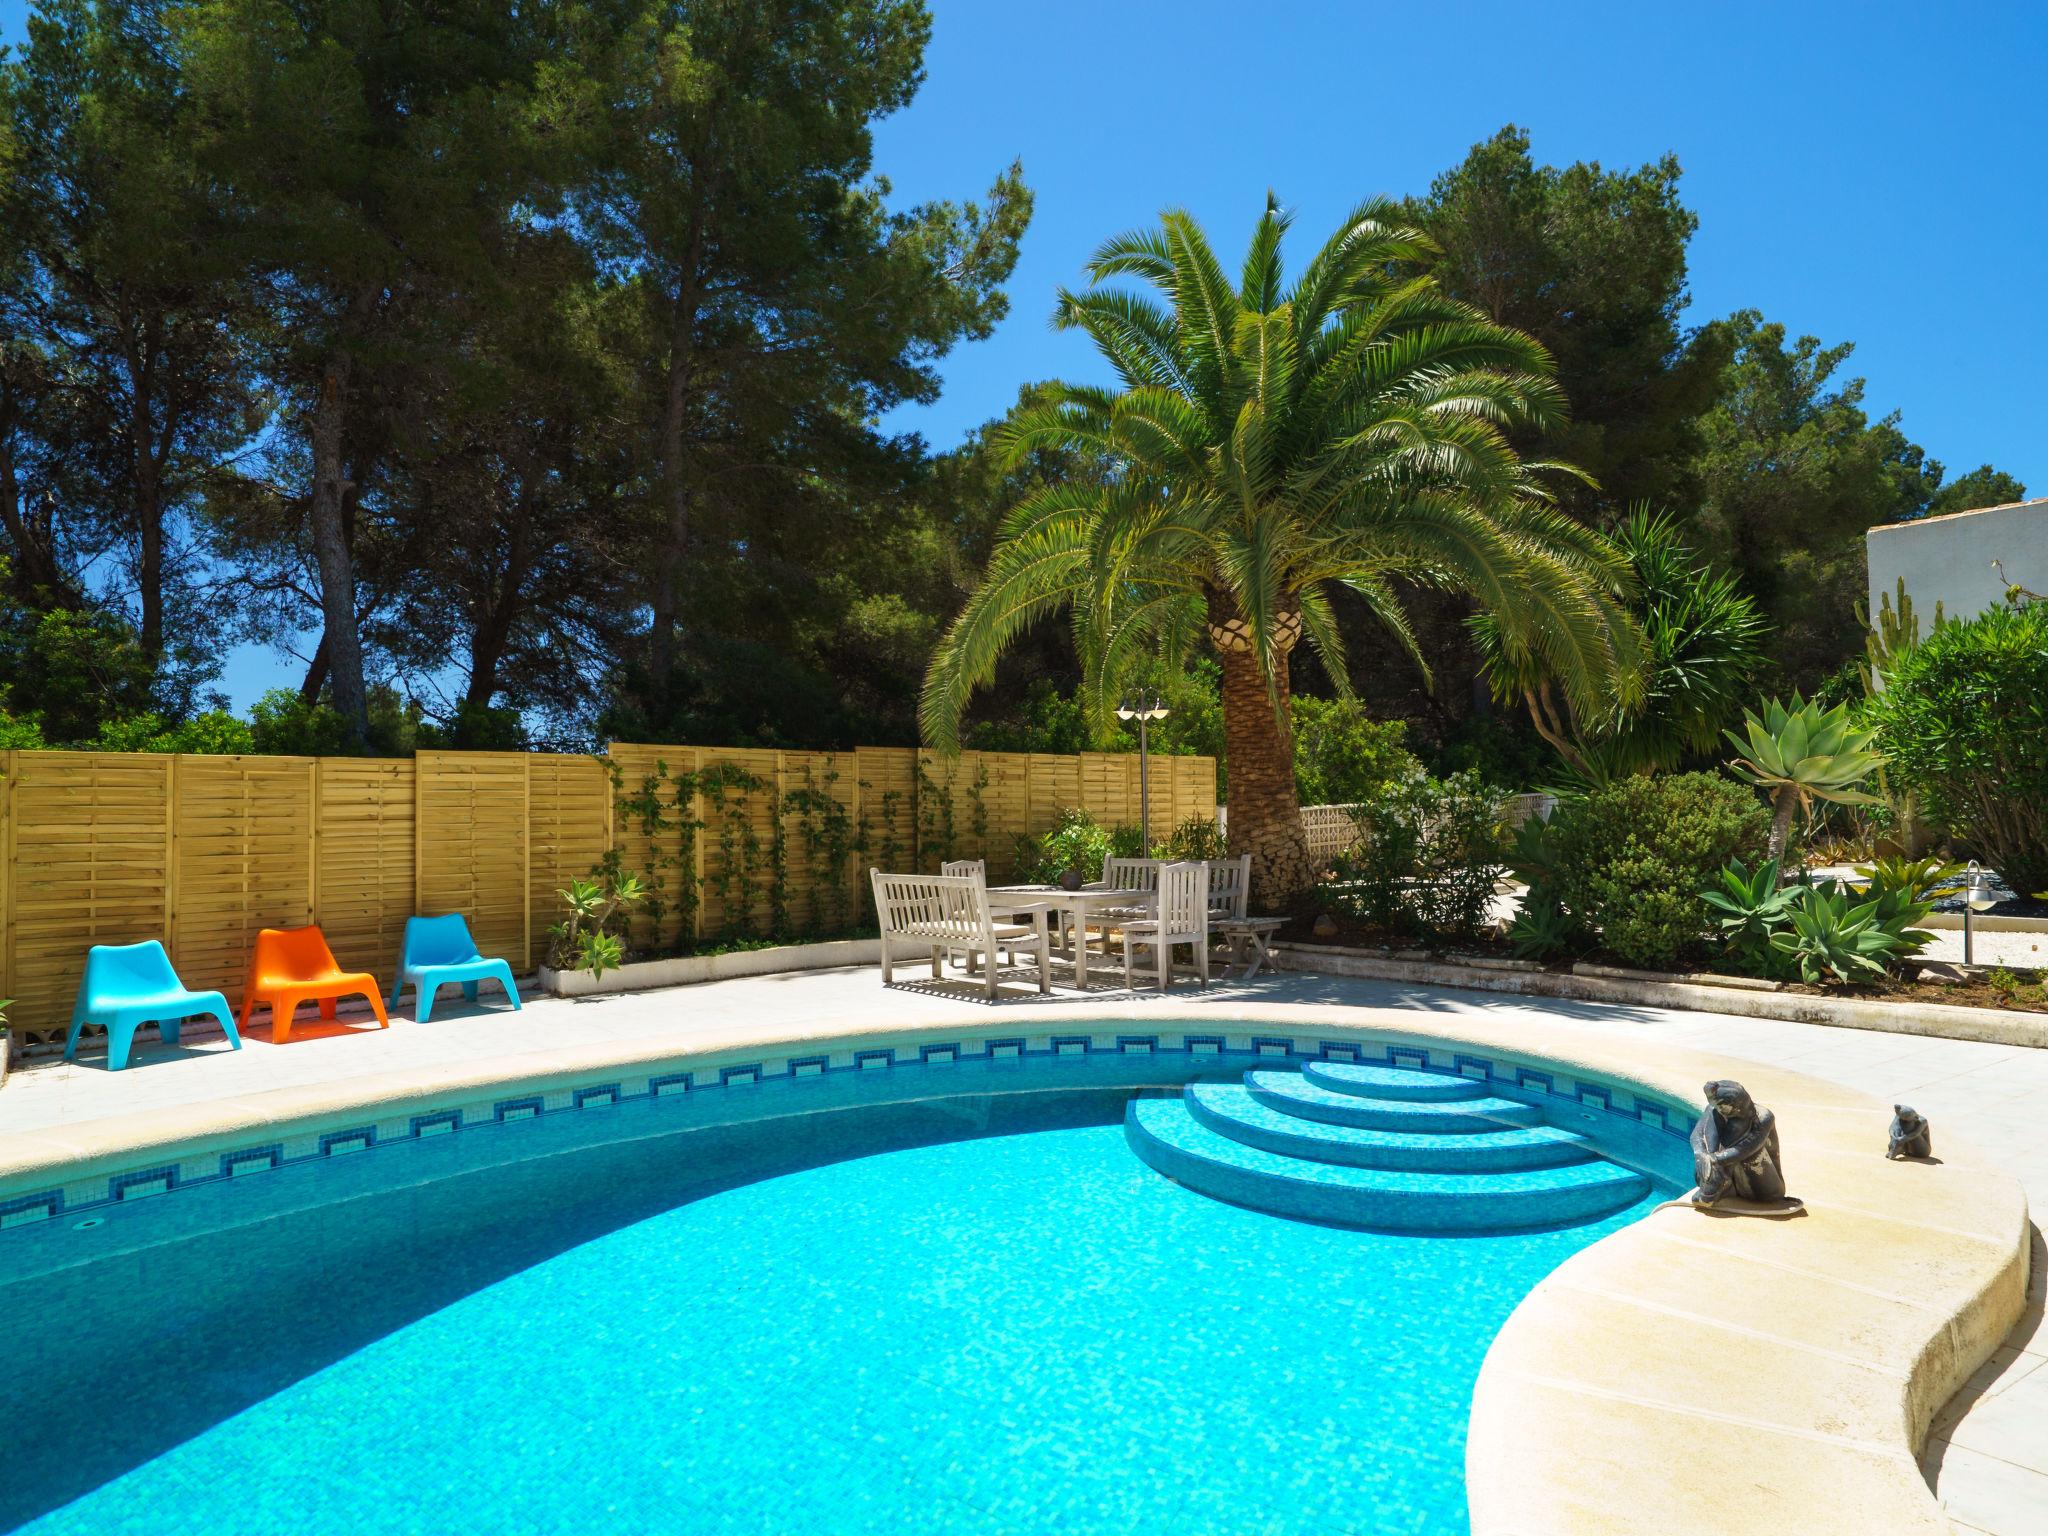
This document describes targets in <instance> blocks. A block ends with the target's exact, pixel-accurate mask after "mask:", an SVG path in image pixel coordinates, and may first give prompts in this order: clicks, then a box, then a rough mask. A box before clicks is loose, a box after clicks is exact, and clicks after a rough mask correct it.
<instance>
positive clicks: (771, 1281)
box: [0, 1062, 1668, 1536]
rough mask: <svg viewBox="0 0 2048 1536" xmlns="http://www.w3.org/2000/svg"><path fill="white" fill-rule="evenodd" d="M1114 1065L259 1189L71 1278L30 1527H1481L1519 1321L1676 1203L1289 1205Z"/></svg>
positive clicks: (1071, 1067)
mask: <svg viewBox="0 0 2048 1536" xmlns="http://www.w3.org/2000/svg"><path fill="white" fill-rule="evenodd" d="M1082 1065H1083V1064H1082V1063H1063V1062H1046V1063H1041V1064H1029V1063H1015V1064H1011V1070H1008V1071H1007V1072H1005V1073H1003V1074H1001V1075H1000V1078H999V1079H998V1078H994V1077H992V1078H990V1079H988V1080H980V1079H977V1078H975V1077H974V1076H973V1075H972V1074H966V1075H962V1076H956V1077H952V1078H949V1079H947V1083H948V1084H949V1085H950V1086H953V1087H957V1088H963V1089H966V1088H971V1089H974V1090H977V1091H967V1092H949V1093H947V1095H946V1096H944V1097H929V1096H919V1097H915V1098H912V1099H911V1100H910V1101H909V1102H871V1103H848V1104H846V1105H845V1106H844V1107H838V1108H833V1109H829V1110H828V1109H824V1108H819V1109H816V1110H814V1111H812V1112H808V1113H802V1114H793V1115H792V1114H781V1115H777V1116H775V1117H773V1118H764V1119H756V1120H749V1121H745V1122H743V1123H734V1124H719V1123H705V1124H701V1125H697V1126H694V1127H691V1128H687V1129H665V1128H663V1127H660V1126H659V1125H657V1124H656V1123H655V1122H654V1121H652V1120H651V1119H650V1120H647V1121H644V1122H642V1123H639V1124H637V1126H635V1125H634V1123H633V1122H632V1121H631V1120H630V1118H629V1117H628V1116H627V1112H626V1110H624V1109H620V1110H612V1111H607V1113H611V1114H617V1115H620V1116H621V1119H620V1121H619V1124H620V1125H621V1126H626V1127H631V1130H630V1134H626V1135H621V1136H619V1137H618V1138H617V1139H610V1140H601V1141H596V1142H594V1143H590V1144H584V1145H578V1146H573V1147H564V1148H561V1149H558V1150H557V1149H552V1148H547V1147H544V1146H543V1145H542V1144H541V1143H540V1142H538V1141H528V1142H526V1143H523V1144H518V1145H514V1144H513V1143H512V1142H510V1141H509V1140H508V1146H509V1147H511V1149H512V1155H509V1156H506V1157H503V1158H492V1159H489V1160H487V1161H483V1162H480V1163H477V1165H476V1166H473V1167H469V1168H467V1169H462V1170H456V1169H453V1167H452V1165H450V1166H449V1167H444V1168H440V1169H436V1170H435V1171H434V1172H435V1176H434V1177H432V1178H431V1179H429V1180H428V1181H426V1182H417V1183H409V1184H401V1185H399V1186H398V1187H386V1188H378V1187H371V1186H368V1185H363V1186H360V1189H361V1192H358V1193H355V1194H354V1195H353V1197H352V1198H337V1199H335V1200H332V1201H327V1200H321V1199H318V1198H316V1197H317V1195H318V1193H319V1183H318V1181H320V1180H321V1179H322V1178H323V1177H325V1176H327V1175H328V1171H327V1170H325V1169H318V1168H315V1169H306V1170H302V1171H301V1172H303V1174H304V1178H303V1179H300V1180H299V1181H298V1183H299V1184H300V1185H301V1186H302V1187H299V1188H297V1189H288V1188H286V1185H287V1183H288V1182H289V1181H288V1179H287V1176H286V1174H284V1173H279V1174H271V1175H266V1176H265V1179H260V1180H252V1181H249V1184H250V1187H249V1189H248V1190H247V1191H244V1190H243V1189H240V1188H234V1189H226V1190H222V1191H220V1199H221V1200H222V1201H227V1200H254V1199H259V1198H260V1199H263V1200H267V1201H273V1202H275V1204H276V1213H275V1214H270V1215H267V1216H266V1217H264V1219H262V1220H260V1221H258V1222H256V1223H255V1224H249V1222H250V1219H251V1215H252V1213H249V1212H244V1213H242V1214H241V1215H240V1216H239V1217H238V1218H236V1220H237V1224H235V1225H232V1226H227V1227H225V1229H222V1230H199V1231H195V1232H192V1233H191V1234H189V1235H180V1236H177V1237H176V1238H175V1240H165V1241H152V1242H148V1243H146V1244H143V1245H141V1246H137V1247H133V1248H130V1249H128V1250H126V1251H123V1252H120V1253H118V1254H110V1255H109V1256H108V1257H106V1258H104V1259H101V1260H97V1261H93V1262H88V1263H84V1264H72V1265H70V1266H69V1267H66V1268H63V1269H60V1270H57V1271H55V1272H54V1273H50V1274H47V1275H45V1276H43V1277H41V1278H40V1279H38V1280H37V1281H36V1282H35V1297H36V1303H35V1308H34V1315H35V1316H36V1317H37V1318H38V1319H40V1320H41V1323H40V1326H38V1327H35V1328H34V1329H32V1330H28V1331H26V1332H23V1333H20V1336H19V1337H18V1341H17V1342H18V1343H19V1345H20V1348H19V1349H18V1350H16V1351H14V1353H15V1357H16V1359H17V1361H18V1362H19V1363H20V1365H21V1366H22V1367H23V1368H22V1369H20V1370H16V1371H13V1372H11V1373H10V1375H9V1379H8V1380H7V1381H6V1383H5V1384H4V1385H0V1414H4V1415H5V1419H4V1422H6V1423H8V1424H10V1425H17V1426H19V1425H28V1426H34V1427H35V1428H34V1432H33V1434H32V1435H31V1436H28V1437H26V1438H25V1439H24V1438H23V1437H17V1439H16V1445H17V1447H21V1446H24V1445H26V1446H29V1447H32V1454H28V1455H21V1456H17V1455H10V1456H9V1457H8V1463H9V1467H10V1470H9V1472H8V1475H7V1476H6V1477H5V1478H4V1479H0V1527H14V1526H17V1525H19V1526H23V1527H24V1528H25V1529H27V1530H31V1531H36V1532H50V1533H59V1532H64V1533H69V1532H92V1533H94V1536H104V1533H115V1532H129V1531H133V1532H149V1533H151V1536H162V1533H164V1532H172V1531H187V1530H189V1531H195V1532H197V1531H206V1532H267V1531H292V1532H300V1531H306V1530H318V1529H365V1530H420V1531H438V1530H444V1529H445V1530H452V1529H457V1528H462V1529H470V1528H477V1529H488V1530H506V1531H565V1532H566V1531H581V1530H592V1529H603V1530H609V1531H688V1530H704V1531H711V1530H716V1531H721V1532H725V1531H731V1532H754V1531H758V1532H763V1533H769V1532H775V1533H780V1532H788V1531H792V1530H796V1529H803V1530H806V1531H810V1532H816V1533H820V1536H824V1533H838V1532H866V1531H885V1530H886V1531H892V1532H893V1531H905V1530H930V1531H1001V1530H1025V1529H1029V1530H1059V1531H1067V1532H1075V1533H1094V1532H1111V1531H1115V1532H1137V1531H1158V1532H1166V1531H1174V1532H1183V1531H1203V1532H1283V1531H1347V1530H1356V1531H1371V1532H1438V1531H1452V1530H1461V1529H1463V1523H1464V1522H1463V1509H1464V1496H1463V1454H1464V1433H1465V1419H1466V1412H1467V1409H1468V1407H1469V1403H1470V1397H1471V1391H1472V1384H1473V1380H1474V1378H1475V1376H1476V1374H1477V1371H1478V1368H1479V1363H1480V1361H1481V1359H1482V1357H1483V1356H1484V1354H1485V1352H1486V1348H1487V1345H1488V1344H1489V1342H1490V1341H1491V1339H1492V1337H1493V1335H1494V1333H1495V1332H1496V1331H1497V1330H1498V1328H1499V1327H1500V1325H1501V1324H1502V1322H1503V1321H1504V1320H1505V1319H1506V1317H1507V1315H1508V1313H1509V1312H1510V1311H1511V1310H1512V1309H1513V1308H1514V1306H1515V1304H1516V1303H1517V1302H1518V1301H1519V1300H1520V1299H1521V1298H1522V1297H1523V1296H1524V1295H1525V1294H1527V1292H1528V1291H1529V1289H1530V1288H1531V1287H1532V1286H1533V1285H1534V1284H1535V1283H1536V1282H1537V1281H1538V1280H1539V1279H1540V1278H1541V1277H1542V1276H1543V1275H1545V1274H1546V1273H1548V1272H1549V1271H1550V1270H1551V1269H1552V1268H1553V1267H1555V1266H1556V1265H1557V1264H1558V1263H1559V1262H1561V1261H1562V1260H1563V1259H1564V1258H1565V1257H1567V1256H1568V1255H1570V1254H1571V1253H1573V1252H1576V1251H1577V1250H1578V1249H1580V1248H1583V1247H1584V1246H1586V1245H1587V1244H1589V1243H1591V1242H1593V1241H1595V1240H1597V1239H1598V1238H1599V1237H1601V1236H1602V1235H1604V1234H1605V1233H1607V1232H1609V1231H1612V1230H1614V1229H1615V1228H1617V1227H1619V1226H1621V1225H1623V1224H1625V1223H1627V1222H1629V1221H1631V1220H1634V1219H1635V1218H1636V1217H1637V1216H1639V1215H1641V1214H1642V1213H1643V1212H1644V1211H1645V1210H1647V1209H1648V1208H1649V1207H1650V1206H1652V1205H1654V1204H1655V1203H1656V1201H1657V1200H1658V1199H1660V1198H1662V1195H1663V1194H1665V1193H1668V1190H1653V1191H1652V1192H1651V1193H1649V1194H1648V1195H1646V1196H1644V1197H1643V1198H1641V1199H1638V1200H1636V1201H1634V1202H1633V1203H1631V1204H1629V1205H1627V1206H1626V1207H1624V1208H1622V1209H1620V1210H1618V1211H1615V1212H1613V1213H1612V1214H1609V1215H1606V1216H1604V1217H1602V1218H1601V1219H1599V1220H1595V1221H1589V1222H1586V1223H1584V1224H1581V1225H1575V1226H1568V1227H1562V1228H1555V1229H1550V1230H1533V1231H1518V1232H1512V1233H1506V1234H1495V1235H1486V1236H1476V1237H1444V1236H1427V1235H1400V1234H1392V1233H1385V1232H1374V1231H1366V1230H1358V1229H1354V1228H1347V1227H1338V1226H1330V1225H1319V1224H1315V1223H1312V1222H1307V1221H1297V1220H1289V1219H1284V1218H1281V1217H1277V1216H1273V1215H1268V1214H1264V1213H1262V1212H1259V1211H1254V1210H1250V1209H1246V1208H1243V1207H1241V1206H1239V1205H1233V1204H1229V1203H1225V1201H1223V1200H1219V1199H1212V1198H1210V1197H1209V1196H1207V1195H1204V1194H1201V1193H1197V1192H1196V1191H1194V1190H1192V1189H1190V1188H1186V1187H1183V1186H1182V1185H1181V1184H1179V1183H1176V1182H1174V1181H1173V1180H1171V1179H1168V1178H1165V1177H1162V1176H1161V1175H1160V1173H1158V1172H1156V1171H1154V1169H1153V1168H1152V1167H1150V1166H1147V1164H1146V1163H1145V1162H1144V1161H1143V1160H1141V1159H1140V1157H1138V1156H1136V1155H1134V1152H1133V1149H1132V1146H1131V1144H1130V1143H1129V1141H1128V1140H1127V1138H1126V1130H1125V1126H1124V1120H1125V1117H1126V1113H1127V1106H1128V1105H1129V1104H1130V1101H1131V1098H1132V1092H1131V1079H1132V1076H1133V1074H1132V1073H1131V1072H1130V1071H1128V1070H1126V1071H1124V1072H1123V1073H1121V1074H1116V1075H1118V1076H1121V1077H1122V1078H1124V1079H1125V1080H1124V1081H1117V1082H1100V1083H1091V1082H1090V1081H1089V1080H1088V1079H1089V1075H1090V1074H1088V1073H1087V1072H1084V1071H1081V1070H1078V1069H1079V1068H1080V1067H1081V1066H1082ZM955 1070H956V1071H958V1072H962V1073H965V1070H966V1064H965V1063H963V1064H961V1066H960V1067H959V1068H956V1069H955ZM892 1075H893V1074H892ZM1094 1075H1095V1076H1096V1077H1097V1078H1100V1077H1101V1076H1102V1075H1103V1074H1101V1073H1100V1072H1097V1073H1096V1074H1094ZM1148 1079H1153V1080H1158V1081H1160V1082H1162V1083H1170V1082H1172V1081H1173V1078H1172V1076H1171V1074H1169V1073H1165V1072H1154V1073H1145V1072H1140V1073H1138V1074H1136V1078H1135V1080H1137V1081H1146V1080H1148ZM819 1086H822V1085H819ZM761 1091H766V1090H761ZM905 1091H908V1090H905ZM930 1091H931V1090H930V1087H929V1085H927V1086H926V1088H925V1090H924V1092H925V1093H926V1094H929V1092H930ZM698 1097H703V1098H707V1099H708V1098H711V1097H713V1096H712V1095H700V1096H698ZM649 1108H650V1109H651V1108H652V1106H649ZM508 1129H510V1128H508ZM453 1139H454V1138H447V1140H453ZM415 1150H417V1151H418V1152H425V1151H426V1150H427V1148H425V1147H422V1148H419V1149H405V1150H404V1151H401V1152H397V1153H394V1154H392V1155H393V1156H411V1155H414V1154H415ZM536 1152H546V1154H547V1155H530V1154H533V1153H536ZM379 1155H380V1156H381V1155H384V1154H381V1153H380V1154H379ZM349 1161H350V1163H351V1164H363V1163H367V1162H369V1161H370V1159H351V1160H349ZM472 1161H474V1154H472ZM337 1172H338V1170H337ZM266 1181H270V1182H272V1183H273V1184H274V1185H275V1187H274V1188H272V1189H269V1190H258V1189H257V1188H256V1187H255V1186H256V1185H259V1184H263V1183H265V1182H266ZM178 1198H179V1199H184V1198H187V1197H185V1196H182V1195H181V1196H179V1197H178ZM157 1204H158V1205H160V1206H161V1207H165V1208H168V1207H170V1206H173V1205H175V1204H176V1201H162V1202H157ZM88 1219H90V1218H88ZM160 1219H161V1218H160ZM191 1224H194V1225H199V1226H204V1225H205V1223H204V1222H200V1221H196V1220H194V1221H193V1222H192V1223H191ZM90 1236H91V1234H90V1233H87V1234H84V1235H83V1236H82V1237H80V1238H79V1239H78V1240H80V1241H84V1240H87V1239H89V1238H90ZM18 1332H20V1330H19V1328H18Z"/></svg>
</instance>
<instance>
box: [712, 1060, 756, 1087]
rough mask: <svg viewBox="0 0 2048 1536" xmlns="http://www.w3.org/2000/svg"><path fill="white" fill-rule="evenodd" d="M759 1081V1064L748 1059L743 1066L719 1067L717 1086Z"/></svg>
mask: <svg viewBox="0 0 2048 1536" xmlns="http://www.w3.org/2000/svg"><path fill="white" fill-rule="evenodd" d="M760 1081H761V1064H760V1063H759V1062H758V1061H750V1062H748V1063H747V1064H746V1065H745V1066H743V1067H720V1068H719V1069H718V1086H719V1087H721V1088H730V1087H732V1086H733V1084H735V1083H758V1082H760Z"/></svg>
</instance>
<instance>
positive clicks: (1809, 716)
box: [1727, 693, 1884, 858]
mask: <svg viewBox="0 0 2048 1536" xmlns="http://www.w3.org/2000/svg"><path fill="white" fill-rule="evenodd" d="M1876 735H1877V733H1876V731H1874V730H1870V729H1866V728H1864V727H1862V726H1859V725H1857V724H1856V723H1855V721H1854V719H1853V718H1852V717H1851V715H1850V713H1849V709H1848V706H1847V705H1843V704H1837V705H1836V706H1835V707H1834V708H1832V709H1823V708H1822V707H1821V706H1820V705H1819V704H1817V703H1809V702H1808V701H1807V700H1805V699H1803V698H1801V697H1800V696H1799V695H1798V694H1796V693H1795V694H1793V695H1792V702H1791V704H1790V705H1789V706H1788V705H1785V704H1782V703H1780V702H1779V701H1778V700H1776V699H1772V700H1771V701H1770V702H1769V703H1767V704H1766V705H1765V706H1764V712H1763V714H1762V715H1757V714H1756V713H1754V712H1752V711H1748V710H1745V711H1744V712H1743V720H1742V734H1741V735H1737V734H1736V733H1735V732H1734V731H1729V732H1728V733H1727V737H1728V740H1729V741H1730V742H1731V743H1733V744H1734V747H1735V750H1736V751H1737V752H1738V753H1739V754H1741V755H1740V756H1738V757H1736V758H1735V760H1734V761H1733V762H1731V763H1730V764H1729V767H1730V768H1732V769H1733V770H1734V772H1735V775H1736V777H1737V778H1740V779H1744V780H1747V781H1748V782H1749V783H1751V784H1755V785H1757V786H1758V787H1759V788H1762V789H1764V790H1767V791H1768V792H1769V793H1770V795H1771V797H1772V799H1773V800H1774V801H1775V802H1776V804H1777V826H1776V827H1775V828H1774V829H1773V831H1772V835H1771V840H1772V848H1771V853H1772V857H1774V858H1776V857H1780V856H1782V854H1783V853H1784V847H1785V831H1786V829H1787V828H1788V826H1789V823H1790V820H1791V813H1792V811H1793V809H1794V808H1795V807H1797V808H1799V809H1804V808H1805V807H1806V806H1807V805H1808V804H1810V803H1811V802H1812V801H1814V800H1832V801H1835V802H1837V803H1838V804H1842V805H1878V804H1881V803H1882V802H1881V801H1880V799H1879V798H1878V797H1877V796H1876V795H1873V794H1869V793H1866V792H1865V791H1864V790H1863V789H1861V788H1860V787H1859V786H1860V785H1861V784H1862V783H1863V781H1864V780H1865V779H1868V778H1869V777H1870V776H1871V775H1872V774H1873V773H1875V772H1876V771H1877V770H1878V768H1879V767H1880V766H1881V765H1882V764H1883V762H1884V756H1883V754H1882V753H1879V752H1873V751H1871V750H1870V744H1871V742H1872V741H1873V740H1874V739H1875V738H1876Z"/></svg>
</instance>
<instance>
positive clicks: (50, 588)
mask: <svg viewBox="0 0 2048 1536" xmlns="http://www.w3.org/2000/svg"><path fill="white" fill-rule="evenodd" d="M14 422H15V399H14V393H13V391H12V390H11V389H9V388H8V387H7V385H6V382H5V381H4V380H0V528H4V529H5V530H6V533H7V542H8V544H9V545H10V546H12V552H13V557H14V570H13V573H12V574H13V578H14V591H15V595H16V596H17V597H19V598H20V599H21V600H22V601H23V602H24V603H25V604H27V605H28V606H30V607H32V608H38V609H42V608H67V609H69V608H76V607H78V606H79V600H78V595H77V594H76V593H75V592H74V591H72V589H71V584H70V583H69V582H67V581H66V580H65V579H64V570H63V567H62V566H61V565H60V564H59V563H58V559H57V535H56V527H55V520H54V518H51V517H39V516H37V515H36V514H35V513H33V512H29V511H24V510H23V508H22V505H21V484H20V481H19V480H17V479H16V477H15V467H14Z"/></svg>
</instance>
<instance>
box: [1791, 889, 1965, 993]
mask: <svg viewBox="0 0 2048 1536" xmlns="http://www.w3.org/2000/svg"><path fill="white" fill-rule="evenodd" d="M1789 894H1790V895H1791V898H1792V899H1791V901H1790V903H1789V909H1788V911H1787V914H1786V916H1787V918H1788V919H1789V923H1790V926H1789V928H1784V929H1780V930H1779V931H1777V932H1774V933H1773V934H1772V935H1771V947H1772V948H1773V949H1775V950H1777V951H1778V952H1779V953H1780V954H1783V955H1787V956H1790V957H1791V959H1792V960H1793V962H1794V963H1795V964H1797V966H1798V967H1799V978H1800V980H1802V981H1804V982H1806V983H1808V984H1809V985H1817V984H1819V983H1821V982H1825V981H1839V982H1857V981H1874V980H1876V979H1878V978H1879V977H1881V976H1883V975H1884V974H1885V971H1886V970H1887V968H1888V967H1889V966H1890V964H1891V963H1892V962H1893V961H1895V960H1896V959H1898V958H1900V957H1903V956H1905V955H1908V954H1911V953H1913V952H1914V951H1915V950H1917V949H1919V948H1920V947H1921V946H1922V945H1924V944H1925V943H1926V942H1927V940H1928V938H1929V937H1931V935H1928V934H1925V933H1922V932H1918V931H1916V930H1914V929H1913V928H1912V924H1913V923H1914V922H1917V921H1918V920H1919V918H1920V917H1924V916H1925V915H1926V910H1925V909H1924V908H1923V909H1920V911H1919V913H1918V915H1917V916H1916V915H1914V913H1913V909H1912V908H1910V907H1908V906H1904V905H1901V904H1898V903H1896V902H1888V901H1887V900H1886V899H1885V898H1882V897H1880V898H1878V899H1875V900H1870V901H1861V902H1859V901H1856V900H1855V899H1854V898H1852V897H1851V896H1850V895H1849V894H1848V893H1846V892H1845V891H1843V890H1842V889H1841V888H1840V887H1839V886H1834V885H1833V884H1832V882H1828V883H1824V884H1816V885H1802V886H1795V887H1793V888H1792V889H1791V891H1790V893H1789Z"/></svg>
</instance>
